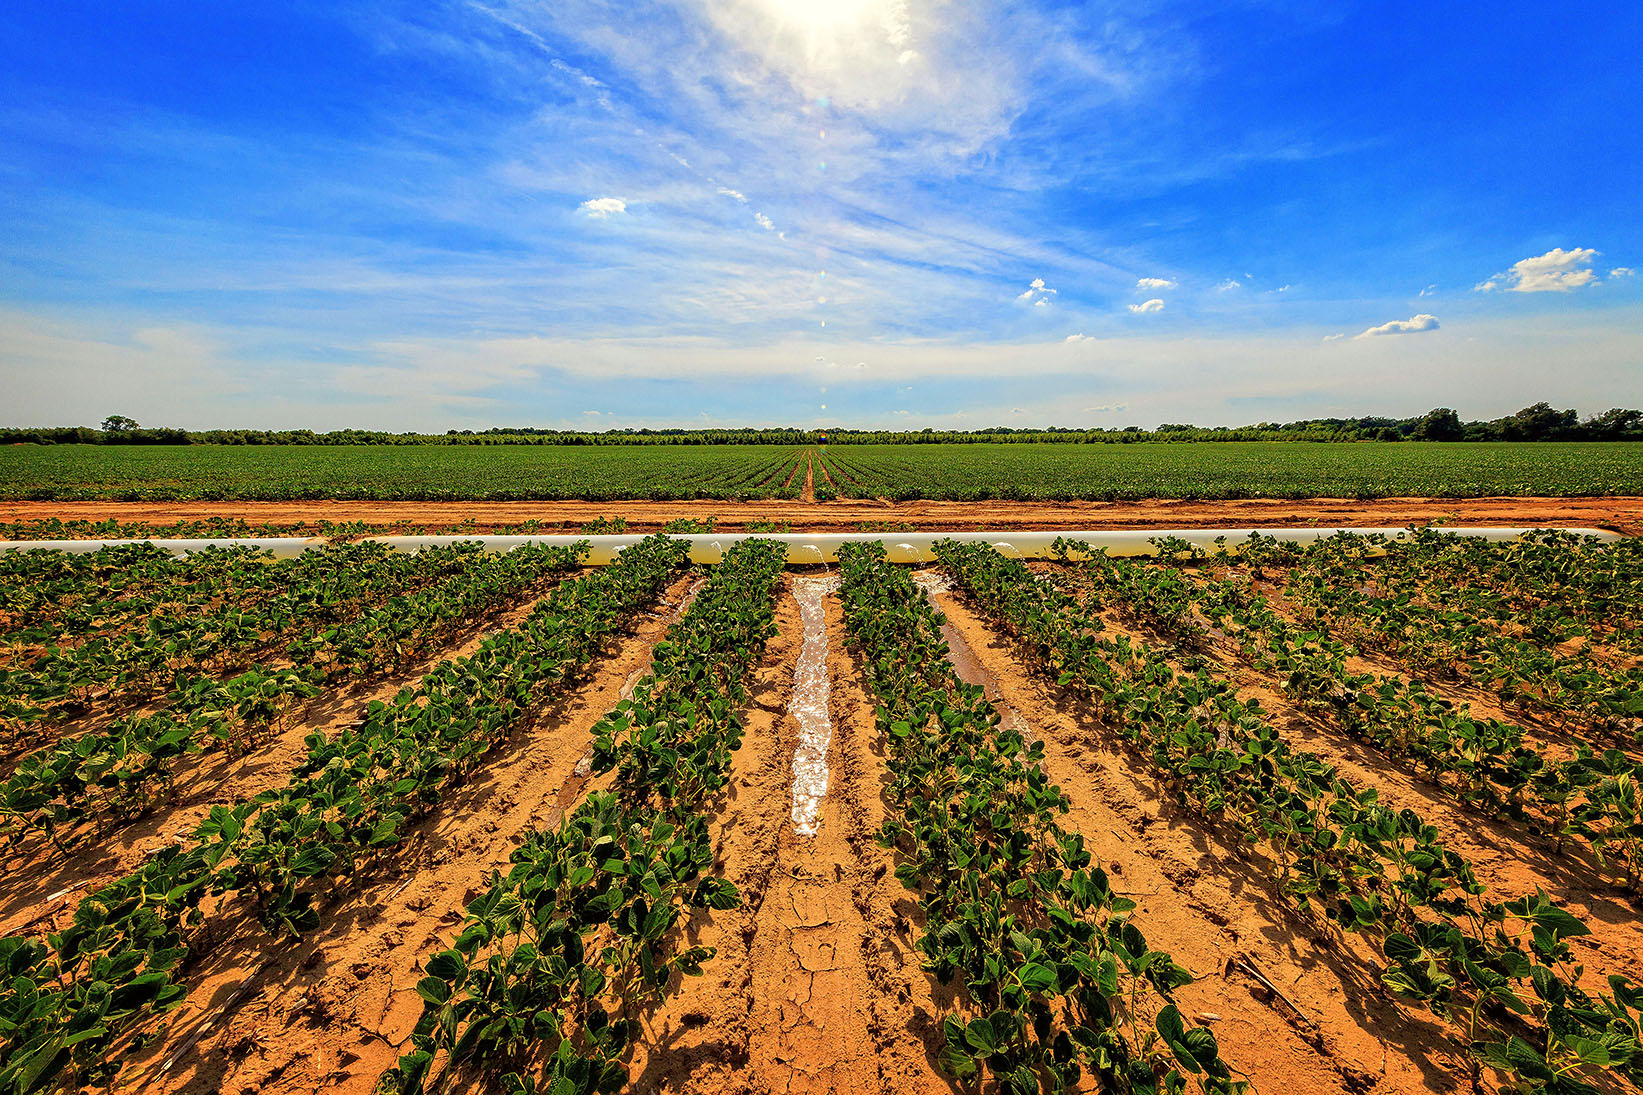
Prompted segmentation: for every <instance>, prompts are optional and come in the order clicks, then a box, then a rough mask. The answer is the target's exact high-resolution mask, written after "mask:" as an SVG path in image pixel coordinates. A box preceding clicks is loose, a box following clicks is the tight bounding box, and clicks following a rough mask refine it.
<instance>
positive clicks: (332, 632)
mask: <svg viewBox="0 0 1643 1095" xmlns="http://www.w3.org/2000/svg"><path fill="white" fill-rule="evenodd" d="M472 547H473V545H466V546H463V547H461V548H459V549H454V550H456V551H457V553H458V554H457V557H458V558H461V559H464V560H471V561H470V562H468V565H466V566H465V567H464V568H463V569H460V570H457V571H456V572H455V573H453V574H452V575H451V576H450V577H448V578H445V579H444V580H442V581H440V582H436V583H435V584H433V585H431V586H428V587H426V588H424V589H422V590H420V591H418V592H417V593H415V594H410V595H406V594H399V595H395V596H393V597H391V598H389V599H388V600H387V601H386V602H385V603H383V604H382V605H380V606H377V607H376V608H373V609H370V610H369V611H367V612H365V613H364V614H363V615H361V616H359V617H358V618H357V619H354V620H352V621H350V622H348V623H346V624H341V625H338V626H335V627H327V628H326V629H324V630H323V631H318V632H313V633H310V634H308V635H306V636H299V637H297V638H296V639H293V640H292V642H291V643H290V644H289V645H288V647H287V652H288V653H289V654H290V655H291V657H292V660H293V662H294V663H295V664H294V666H293V667H291V668H285V669H268V668H262V667H258V668H252V669H249V670H246V671H245V672H242V673H239V674H236V675H235V676H232V677H228V678H225V679H219V678H215V677H208V676H195V677H188V678H184V679H181V680H179V681H178V683H177V685H176V687H175V688H174V689H173V690H172V692H171V694H170V696H169V697H168V702H167V705H166V706H165V707H163V708H162V709H160V710H158V711H155V712H152V713H147V714H136V715H128V716H124V717H122V718H118V719H116V720H114V722H113V723H111V724H110V725H109V726H108V727H107V728H105V729H100V730H93V731H90V732H87V733H84V734H80V735H77V736H75V737H71V738H65V739H63V740H62V741H59V742H58V743H57V744H56V745H55V746H51V747H48V748H45V749H42V750H39V751H38V752H35V753H33V754H30V755H29V756H27V757H25V758H23V760H22V761H21V762H20V763H19V764H18V765H17V767H16V769H15V770H14V771H13V772H12V774H11V775H10V776H9V777H8V778H7V779H6V780H5V781H4V783H3V784H0V831H4V832H6V833H8V834H9V835H10V836H11V837H12V838H13V839H15V838H16V837H17V836H19V835H21V834H23V833H26V832H30V831H38V832H42V833H44V834H45V835H46V836H47V837H48V838H50V839H51V840H52V841H53V842H54V843H56V844H58V846H59V847H61V846H62V838H61V834H62V833H63V831H64V830H65V829H66V828H68V827H71V826H75V825H78V824H79V823H80V822H82V821H85V820H87V819H88V818H94V817H102V816H113V817H116V818H118V819H121V820H129V819H130V818H132V817H134V816H136V815H137V814H139V813H141V812H142V811H143V810H144V809H145V808H147V807H148V806H150V805H152V804H154V803H155V802H157V801H161V800H164V799H165V798H166V797H168V796H169V794H170V791H171V781H172V777H173V775H174V774H175V769H176V766H177V763H178V761H179V759H180V758H181V757H183V756H184V755H187V754H193V753H198V752H201V751H203V750H207V749H212V748H215V747H219V746H224V745H226V746H227V747H228V748H229V749H231V750H232V751H234V752H237V753H243V752H246V751H248V750H249V749H250V748H252V747H253V746H255V745H256V744H257V743H258V742H259V741H260V740H261V738H262V736H263V735H265V734H266V733H267V732H268V731H269V730H270V729H272V728H274V727H276V726H277V725H278V724H279V723H280V722H281V721H282V719H283V717H284V716H285V715H286V714H287V713H288V712H289V710H290V709H291V707H292V706H293V705H294V704H295V703H296V702H297V701H300V700H303V699H309V698H312V697H314V696H317V695H319V694H320V693H321V692H322V691H323V690H324V689H325V688H327V687H330V686H333V685H335V684H336V683H338V682H339V681H341V680H344V679H348V680H352V681H363V680H371V679H376V678H380V677H382V676H383V675H385V674H387V673H388V672H390V671H392V670H394V669H397V668H399V667H400V666H403V665H405V664H408V663H409V662H411V661H412V660H414V659H415V658H417V657H419V656H421V655H422V654H423V653H424V652H425V651H427V650H429V649H430V648H432V647H434V646H435V645H436V644H437V643H438V642H440V641H442V640H444V639H446V638H448V637H449V636H450V635H452V634H453V633H454V632H455V631H456V630H458V629H459V628H461V627H465V626H467V625H469V624H471V623H473V622H474V621H475V620H478V619H480V618H483V617H484V616H486V615H487V614H489V613H491V612H493V611H494V610H496V609H497V608H499V607H501V606H503V605H506V604H509V603H512V602H513V601H515V600H516V599H517V598H519V597H520V596H521V595H522V594H525V593H528V592H531V591H533V590H535V589H536V588H537V587H539V586H540V585H541V584H542V583H544V582H546V581H548V580H550V579H551V578H553V577H555V576H557V575H560V574H563V573H564V572H566V571H567V570H570V569H573V568H574V567H576V566H577V565H578V563H579V562H580V560H581V558H582V556H583V554H585V551H586V548H585V545H572V546H568V547H563V548H549V547H541V546H537V545H531V544H527V545H523V546H521V547H519V548H517V549H515V550H514V551H510V552H506V553H497V554H492V555H482V554H477V553H476V552H475V551H473V550H470V549H471V548H472ZM436 550H442V551H445V552H447V553H450V552H452V551H453V549H436Z"/></svg>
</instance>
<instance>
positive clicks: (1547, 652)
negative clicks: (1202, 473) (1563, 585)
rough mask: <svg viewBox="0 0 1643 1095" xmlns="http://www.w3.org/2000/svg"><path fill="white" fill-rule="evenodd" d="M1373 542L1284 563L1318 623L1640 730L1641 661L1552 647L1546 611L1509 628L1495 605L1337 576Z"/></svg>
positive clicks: (1326, 544) (1510, 693)
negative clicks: (1523, 626)
mask: <svg viewBox="0 0 1643 1095" xmlns="http://www.w3.org/2000/svg"><path fill="white" fill-rule="evenodd" d="M1372 546H1373V545H1372V544H1369V543H1365V542H1364V538H1362V537H1336V538H1332V539H1330V540H1325V541H1320V542H1319V543H1317V544H1315V545H1312V546H1311V547H1309V548H1308V549H1307V550H1305V551H1304V552H1301V553H1299V558H1298V560H1296V563H1295V565H1292V566H1291V567H1290V569H1289V570H1288V573H1287V574H1286V576H1285V580H1284V589H1285V592H1286V594H1287V595H1288V596H1290V597H1291V598H1293V599H1294V600H1295V601H1297V602H1298V603H1299V604H1300V605H1302V606H1303V607H1304V608H1306V609H1307V610H1309V612H1310V613H1311V615H1312V618H1313V619H1314V620H1315V621H1316V623H1317V624H1318V626H1320V627H1323V628H1327V629H1328V630H1330V631H1334V632H1338V633H1340V634H1342V635H1344V636H1346V637H1348V638H1350V639H1352V640H1353V641H1354V642H1355V643H1356V644H1357V645H1358V646H1359V647H1361V648H1362V649H1365V650H1371V651H1384V652H1387V653H1390V654H1393V655H1396V656H1397V657H1399V658H1401V659H1403V660H1404V661H1406V662H1408V663H1409V664H1410V665H1411V667H1413V668H1415V669H1417V670H1419V671H1422V672H1429V673H1435V674H1439V675H1441V676H1446V677H1451V678H1457V679H1463V680H1469V681H1471V682H1472V683H1474V684H1477V685H1480V686H1482V687H1485V688H1488V689H1489V690H1491V691H1493V692H1495V693H1496V694H1497V695H1498V696H1499V697H1500V698H1501V700H1502V702H1505V703H1509V704H1512V705H1514V706H1516V707H1518V708H1520V709H1524V710H1541V711H1546V712H1549V713H1551V714H1553V715H1556V716H1558V717H1560V718H1562V719H1564V720H1566V721H1567V720H1572V719H1577V718H1578V719H1585V720H1590V721H1592V722H1595V723H1597V724H1598V725H1601V726H1604V727H1607V728H1609V729H1611V730H1613V731H1616V732H1618V733H1620V734H1622V735H1624V736H1626V737H1627V738H1628V739H1630V738H1634V737H1636V736H1637V735H1638V734H1639V733H1640V732H1643V666H1638V665H1635V664H1634V665H1626V664H1615V663H1610V664H1605V663H1604V662H1602V661H1600V660H1598V659H1595V658H1592V657H1590V656H1589V655H1585V654H1582V655H1569V654H1563V653H1560V652H1559V651H1558V650H1557V649H1556V643H1557V642H1559V641H1561V639H1562V638H1567V637H1568V636H1569V634H1571V633H1572V632H1570V631H1569V630H1568V629H1567V628H1563V629H1559V630H1555V631H1553V632H1552V633H1551V634H1547V633H1545V631H1544V629H1545V628H1546V623H1545V617H1544V615H1543V616H1542V617H1541V627H1542V629H1543V631H1542V633H1541V634H1538V635H1537V634H1532V633H1531V634H1510V633H1507V632H1505V631H1503V630H1502V629H1501V627H1500V626H1499V620H1498V617H1499V615H1500V614H1498V613H1491V615H1493V616H1495V617H1496V618H1494V619H1491V618H1488V617H1483V616H1480V614H1479V613H1478V612H1477V611H1476V609H1475V607H1473V606H1468V605H1466V604H1464V603H1463V602H1461V601H1460V600H1459V599H1458V598H1451V597H1449V596H1439V597H1436V598H1434V599H1432V600H1430V601H1429V600H1427V599H1425V598H1422V597H1420V596H1419V595H1418V592H1417V590H1416V589H1408V588H1402V587H1399V586H1392V587H1391V588H1388V589H1387V590H1386V591H1384V592H1378V591H1376V589H1375V588H1374V587H1372V586H1371V587H1368V588H1359V584H1358V582H1357V581H1346V580H1343V578H1345V577H1348V576H1352V575H1355V574H1358V573H1360V571H1361V566H1362V560H1363V553H1364V552H1365V551H1367V550H1369V549H1370V548H1371V547H1372ZM1394 557H1396V556H1394ZM1394 565H1396V564H1394ZM1640 584H1643V581H1640ZM1472 600H1473V601H1474V602H1475V601H1476V600H1477V599H1476V598H1475V597H1474V598H1472ZM1582 630H1584V629H1582Z"/></svg>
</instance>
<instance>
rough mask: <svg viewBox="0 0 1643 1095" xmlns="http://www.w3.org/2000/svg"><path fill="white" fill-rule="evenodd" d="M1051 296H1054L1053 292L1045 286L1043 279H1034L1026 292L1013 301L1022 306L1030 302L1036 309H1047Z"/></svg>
mask: <svg viewBox="0 0 1643 1095" xmlns="http://www.w3.org/2000/svg"><path fill="white" fill-rule="evenodd" d="M1053 296H1055V290H1054V289H1051V288H1050V287H1049V286H1047V285H1045V284H1044V279H1043V278H1034V279H1033V280H1032V282H1031V283H1030V284H1029V285H1028V286H1027V288H1026V290H1025V291H1024V292H1022V293H1021V294H1020V295H1019V296H1017V297H1016V298H1015V299H1016V300H1017V301H1020V302H1021V303H1023V304H1025V303H1026V302H1027V301H1032V302H1033V304H1034V305H1035V306H1036V307H1039V308H1048V307H1049V306H1050V298H1051V297H1053Z"/></svg>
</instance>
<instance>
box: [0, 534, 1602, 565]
mask: <svg viewBox="0 0 1643 1095" xmlns="http://www.w3.org/2000/svg"><path fill="white" fill-rule="evenodd" d="M1441 531H1443V532H1447V533H1453V534H1455V535H1456V536H1476V537H1480V538H1482V539H1485V540H1493V541H1504V540H1516V539H1519V538H1520V537H1522V536H1523V535H1524V534H1525V533H1527V532H1530V531H1533V530H1531V529H1527V528H1444V529H1442V530H1441ZM1563 531H1565V532H1570V533H1574V534H1576V535H1580V536H1593V537H1596V538H1597V539H1599V540H1605V541H1614V540H1621V539H1624V537H1622V536H1621V534H1620V533H1617V532H1610V531H1608V530H1607V529H1591V528H1572V529H1564V530H1563ZM1254 532H1259V533H1260V534H1261V535H1262V536H1269V537H1274V538H1276V539H1279V540H1287V541H1291V542H1294V543H1301V544H1306V543H1311V542H1312V541H1314V540H1321V539H1325V538H1326V537H1330V536H1334V535H1335V534H1336V533H1341V532H1347V533H1353V534H1356V535H1360V536H1367V535H1370V534H1372V533H1379V534H1380V535H1382V536H1386V537H1388V538H1389V539H1394V540H1402V539H1406V538H1407V537H1408V536H1409V530H1408V529H1405V528H1266V529H1247V528H1243V529H1202V528H1192V529H1180V528H1177V529H1133V530H1130V529H1092V530H1089V531H1083V532H1080V531H1052V532H1032V531H1019V532H887V533H872V532H821V533H808V532H784V533H739V532H728V533H718V532H710V533H698V534H690V535H681V536H679V537H678V539H680V540H686V541H689V543H690V559H691V562H694V563H717V562H719V561H720V560H721V559H723V558H724V553H725V552H726V551H729V550H730V548H731V547H732V546H733V545H735V544H737V543H740V542H741V541H743V540H749V539H754V538H757V539H763V540H777V541H780V542H781V543H784V544H786V545H787V561H788V562H789V563H790V564H804V563H832V562H836V561H837V560H838V551H839V545H840V544H847V543H857V544H859V543H863V542H866V541H870V540H876V541H878V542H879V543H881V544H883V545H884V550H885V552H886V554H887V557H888V558H889V560H890V561H891V562H893V563H926V562H929V561H931V560H932V559H934V558H935V553H934V551H933V550H932V549H933V548H934V546H935V544H936V543H938V542H939V541H941V540H957V541H960V542H961V543H973V542H976V541H980V542H982V543H988V544H992V545H993V546H994V547H996V548H998V550H1000V551H1002V552H1004V553H1005V554H1006V555H1016V556H1019V557H1021V558H1024V559H1046V558H1049V557H1050V556H1051V555H1052V554H1053V552H1052V551H1051V548H1050V545H1052V544H1053V543H1055V541H1056V540H1057V539H1060V538H1062V537H1065V538H1067V539H1069V540H1082V541H1084V542H1085V543H1087V544H1089V545H1090V546H1091V547H1096V548H1106V549H1107V551H1108V552H1109V553H1111V554H1113V555H1153V554H1156V549H1155V548H1154V547H1153V546H1152V544H1151V543H1150V541H1151V540H1153V539H1155V538H1161V537H1166V536H1169V537H1174V538H1175V539H1178V540H1185V541H1187V542H1188V543H1190V544H1195V545H1197V546H1198V547H1200V548H1203V549H1204V550H1205V551H1213V550H1215V545H1216V541H1217V540H1221V539H1224V540H1225V541H1226V544H1227V546H1228V547H1234V548H1235V547H1237V546H1238V545H1240V544H1243V543H1245V542H1247V541H1248V540H1249V537H1250V535H1251V534H1252V533H1254ZM365 539H366V540H372V541H375V542H377V543H382V544H390V545H392V546H393V547H394V548H396V549H398V550H401V551H417V550H420V549H422V548H426V547H439V546H443V545H446V544H455V543H461V542H463V541H472V540H478V541H479V542H480V543H482V544H484V545H485V550H486V551H511V550H512V549H514V548H516V547H518V546H519V545H521V544H547V545H564V544H574V543H576V542H577V541H580V540H586V541H587V542H588V544H589V546H590V549H591V550H590V552H589V557H588V562H589V563H591V564H593V565H595V566H601V565H604V564H606V563H609V562H611V561H612V560H613V559H615V558H616V556H617V555H619V554H621V552H622V550H623V549H624V548H628V547H631V546H632V545H634V544H636V543H638V542H639V541H640V540H642V539H644V536H643V535H642V534H633V533H629V534H626V535H622V536H573V535H554V536H368V537H365ZM144 542H145V541H141V540H14V541H0V552H3V551H53V550H54V551H67V552H75V553H84V552H92V551H96V550H97V549H98V548H102V547H110V546H114V545H121V544H134V543H144ZM146 542H147V543H151V544H153V545H154V546H155V547H157V548H160V549H162V550H164V551H170V552H172V553H173V554H176V555H185V554H187V553H188V552H191V551H203V550H205V549H206V548H208V547H253V548H261V549H263V550H265V551H271V552H273V553H274V554H275V556H277V557H279V558H289V557H291V556H295V555H300V554H302V553H303V552H305V551H313V550H314V549H316V548H321V547H324V546H326V545H327V544H328V543H330V541H328V540H326V539H324V538H323V537H318V536H310V537H280V538H265V539H264V538H247V539H219V540H149V541H146Z"/></svg>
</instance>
